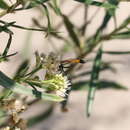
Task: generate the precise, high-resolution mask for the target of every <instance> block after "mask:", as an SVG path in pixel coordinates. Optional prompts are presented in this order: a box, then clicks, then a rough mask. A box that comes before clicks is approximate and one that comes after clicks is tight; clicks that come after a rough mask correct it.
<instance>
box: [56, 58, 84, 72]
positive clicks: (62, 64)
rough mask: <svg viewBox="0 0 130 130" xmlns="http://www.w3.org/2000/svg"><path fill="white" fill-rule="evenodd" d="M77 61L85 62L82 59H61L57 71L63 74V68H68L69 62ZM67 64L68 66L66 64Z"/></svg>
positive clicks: (74, 62)
mask: <svg viewBox="0 0 130 130" xmlns="http://www.w3.org/2000/svg"><path fill="white" fill-rule="evenodd" d="M77 63H81V64H83V63H85V61H84V60H82V59H78V58H77V59H67V60H63V61H60V65H59V71H61V72H62V73H63V74H64V73H65V71H64V68H69V67H70V65H71V64H77ZM66 65H69V66H66Z"/></svg>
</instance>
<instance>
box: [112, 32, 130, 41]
mask: <svg viewBox="0 0 130 130" xmlns="http://www.w3.org/2000/svg"><path fill="white" fill-rule="evenodd" d="M111 38H112V39H129V38H130V31H126V32H120V33H116V34H113V35H112V36H111Z"/></svg>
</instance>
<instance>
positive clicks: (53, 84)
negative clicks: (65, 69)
mask: <svg viewBox="0 0 130 130" xmlns="http://www.w3.org/2000/svg"><path fill="white" fill-rule="evenodd" d="M42 83H43V84H44V85H46V86H47V89H48V90H51V91H54V92H55V93H56V95H58V96H61V97H65V96H66V95H68V94H67V93H66V92H67V90H70V89H71V83H70V81H69V80H68V78H67V76H63V75H62V74H51V75H49V76H48V78H47V80H43V81H42Z"/></svg>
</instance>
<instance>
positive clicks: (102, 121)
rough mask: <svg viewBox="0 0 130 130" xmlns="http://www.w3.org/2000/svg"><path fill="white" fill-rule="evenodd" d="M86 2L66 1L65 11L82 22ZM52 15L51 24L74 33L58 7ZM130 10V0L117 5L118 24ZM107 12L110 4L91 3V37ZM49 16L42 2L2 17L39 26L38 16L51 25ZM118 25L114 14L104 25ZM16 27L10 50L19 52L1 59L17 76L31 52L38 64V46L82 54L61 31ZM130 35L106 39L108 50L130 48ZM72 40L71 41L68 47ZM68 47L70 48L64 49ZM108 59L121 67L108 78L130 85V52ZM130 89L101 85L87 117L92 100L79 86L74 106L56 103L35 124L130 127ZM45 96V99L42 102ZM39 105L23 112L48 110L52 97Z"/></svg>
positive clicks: (47, 129)
mask: <svg viewBox="0 0 130 130" xmlns="http://www.w3.org/2000/svg"><path fill="white" fill-rule="evenodd" d="M84 8H85V6H84V5H83V4H82V3H79V2H76V1H72V0H70V1H69V0H68V1H65V0H64V1H62V2H60V9H61V12H62V13H63V14H64V15H66V16H68V17H69V20H70V21H72V22H73V24H74V25H75V26H76V27H77V28H80V27H81V25H82V24H83V22H84ZM49 13H50V15H51V17H50V19H51V24H52V26H54V27H55V28H57V31H58V32H59V33H58V34H59V35H60V36H62V37H64V38H68V37H70V35H69V34H68V32H67V30H66V28H65V25H64V24H63V22H62V19H61V17H60V16H58V15H56V14H55V13H54V12H53V11H50V12H49ZM129 14H130V3H129V2H121V3H119V5H118V8H117V9H116V24H117V25H116V26H117V27H118V26H119V25H120V24H121V23H122V22H123V21H124V20H125V19H126V18H127V17H128V16H129ZM104 15H105V9H104V8H99V7H96V6H90V7H89V8H88V10H87V16H86V17H87V19H92V21H91V22H90V23H89V25H88V26H87V29H86V31H85V37H90V36H91V35H93V34H94V33H95V31H96V30H97V28H98V27H99V26H100V25H101V23H102V21H103V18H104ZM45 17H46V16H45V15H43V14H42V13H41V9H40V8H34V9H30V10H24V11H17V12H16V13H12V14H7V15H5V16H4V17H2V18H1V19H2V20H5V21H8V22H11V21H16V24H17V25H21V26H24V27H37V25H36V24H35V23H36V21H38V22H39V23H40V24H41V25H43V26H46V25H47V20H46V18H45ZM113 28H115V23H114V18H111V20H110V21H109V23H108V25H107V27H106V28H105V30H104V34H107V33H110V32H111V31H112V30H113ZM11 30H12V31H13V32H14V35H13V40H12V44H11V47H10V51H9V53H13V52H18V54H17V55H15V56H13V57H12V59H11V60H10V61H9V62H4V63H3V62H2V63H1V64H0V70H2V72H4V73H5V74H7V75H8V76H10V77H12V76H13V75H14V73H15V71H16V70H17V68H18V66H19V65H20V63H21V62H22V61H23V60H24V59H26V58H31V62H32V66H33V64H34V52H35V51H38V52H39V53H45V54H49V53H50V52H51V51H52V52H55V53H58V55H60V56H61V57H62V59H68V58H76V57H77V56H78V54H77V53H76V49H72V48H73V46H74V45H73V44H72V43H71V42H70V41H69V42H68V43H67V45H65V41H64V40H62V39H58V38H55V37H51V36H48V37H45V33H43V32H37V31H26V30H20V29H18V28H11ZM79 36H80V39H81V41H82V40H83V41H84V37H82V35H79ZM7 39H8V35H7V34H5V33H1V34H0V52H2V51H3V50H4V48H5V46H6V44H5V43H7ZM129 42H130V41H129V39H125V40H124V39H123V40H122V39H114V40H109V41H103V42H102V43H103V50H104V51H129V50H130V43H129ZM68 46H69V47H68ZM96 50H97V48H95V49H94V50H93V52H91V53H90V54H89V55H87V56H86V57H84V59H86V60H87V59H91V58H94V57H95V54H96V53H95V51H96ZM63 52H64V53H63ZM103 60H104V61H106V62H115V64H113V67H114V68H116V71H114V73H113V72H111V71H109V70H106V71H103V72H102V73H101V74H100V79H108V80H110V81H114V82H118V83H119V84H123V85H124V86H127V87H128V88H129V86H130V83H129V77H130V69H129V66H130V55H108V54H103ZM91 66H92V64H91V63H86V64H84V65H83V66H82V69H81V70H80V71H78V70H77V71H76V72H75V73H74V75H75V76H76V75H78V74H79V73H80V72H83V71H85V70H89V69H90V68H91ZM89 77H90V76H88V77H85V76H82V77H78V79H76V80H74V81H73V82H74V83H75V82H76V81H80V80H85V79H88V78H89ZM129 97H130V94H129V90H123V89H118V90H117V89H113V88H111V87H108V88H105V89H100V90H98V91H97V92H96V97H95V101H94V104H93V108H92V114H91V116H90V117H89V118H87V117H86V100H87V91H86V90H80V91H73V92H71V94H70V96H69V102H68V106H67V107H68V112H61V110H60V104H58V103H57V104H55V108H54V111H53V113H52V114H51V115H50V116H48V117H47V118H46V119H43V120H41V121H40V122H39V123H37V124H36V125H34V126H33V127H32V128H29V129H30V130H58V129H59V130H110V129H111V130H122V129H125V130H129V129H130V126H129V121H130V103H129ZM41 102H42V103H41ZM41 102H40V103H37V104H36V105H34V106H31V108H30V109H29V110H27V111H26V112H24V113H23V115H22V116H23V117H24V118H27V119H28V117H29V116H33V114H36V113H40V112H42V111H46V110H47V109H48V108H47V106H48V103H47V102H45V101H41Z"/></svg>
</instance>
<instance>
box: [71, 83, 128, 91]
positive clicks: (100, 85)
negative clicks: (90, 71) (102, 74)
mask: <svg viewBox="0 0 130 130" xmlns="http://www.w3.org/2000/svg"><path fill="white" fill-rule="evenodd" d="M89 84H90V81H82V82H77V83H74V84H73V87H72V90H73V91H78V90H80V91H81V90H88V89H89ZM96 86H97V89H98V90H100V89H110V88H112V89H118V90H128V88H127V87H126V86H124V85H121V84H119V83H116V82H114V81H110V80H100V81H99V82H98V83H96Z"/></svg>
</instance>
